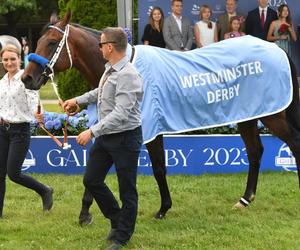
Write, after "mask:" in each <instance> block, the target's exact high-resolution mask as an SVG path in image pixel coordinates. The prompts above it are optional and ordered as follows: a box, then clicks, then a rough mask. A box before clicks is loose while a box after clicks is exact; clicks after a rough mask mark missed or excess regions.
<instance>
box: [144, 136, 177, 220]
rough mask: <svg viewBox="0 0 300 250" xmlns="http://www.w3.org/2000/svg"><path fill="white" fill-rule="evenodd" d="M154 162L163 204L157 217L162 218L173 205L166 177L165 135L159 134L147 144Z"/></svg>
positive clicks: (155, 175)
mask: <svg viewBox="0 0 300 250" xmlns="http://www.w3.org/2000/svg"><path fill="white" fill-rule="evenodd" d="M146 147H147V150H148V152H149V156H150V160H151V163H152V169H153V174H154V177H155V179H156V182H157V184H158V187H159V192H160V197H161V206H160V209H159V211H158V212H157V213H156V215H155V218H156V219H162V218H163V217H164V216H165V215H166V213H167V211H168V210H169V209H170V208H171V207H172V199H171V196H170V192H169V187H168V183H167V179H166V173H167V170H166V165H165V153H164V144H163V136H162V135H159V136H157V137H156V138H155V139H154V140H153V141H151V142H149V143H147V144H146Z"/></svg>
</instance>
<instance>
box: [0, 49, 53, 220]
mask: <svg viewBox="0 0 300 250" xmlns="http://www.w3.org/2000/svg"><path fill="white" fill-rule="evenodd" d="M0 56H1V58H2V63H3V67H4V69H5V70H6V71H7V73H6V74H5V75H4V77H3V78H2V79H1V80H0V100H1V102H0V217H2V214H3V206H4V196H5V189H6V188H5V187H6V183H5V180H6V175H8V177H9V178H10V179H11V180H12V181H13V182H15V183H17V184H20V185H22V186H24V187H27V188H30V189H32V190H34V191H35V192H37V193H38V194H39V195H40V196H41V198H42V203H43V209H44V210H50V209H51V207H52V204H53V200H52V193H53V189H52V188H50V187H48V186H46V185H44V184H42V183H40V182H38V181H37V180H35V179H34V178H32V177H31V176H29V175H25V174H23V173H22V172H21V168H22V164H23V162H24V159H25V157H26V154H27V151H28V149H29V144H30V126H29V123H30V121H31V120H32V119H33V116H34V110H35V109H36V107H37V103H38V94H37V92H36V91H32V90H27V89H25V87H24V84H23V82H22V81H21V79H20V78H21V75H22V73H23V70H20V66H21V54H20V51H19V49H18V48H17V47H15V46H14V45H7V46H5V47H4V48H3V49H2V50H1V52H0Z"/></svg>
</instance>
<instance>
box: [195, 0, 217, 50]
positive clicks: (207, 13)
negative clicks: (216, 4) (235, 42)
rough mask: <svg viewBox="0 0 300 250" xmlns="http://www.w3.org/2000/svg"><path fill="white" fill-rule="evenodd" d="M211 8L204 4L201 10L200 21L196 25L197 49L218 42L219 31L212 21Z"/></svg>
mask: <svg viewBox="0 0 300 250" xmlns="http://www.w3.org/2000/svg"><path fill="white" fill-rule="evenodd" d="M211 14H212V11H211V8H210V7H209V6H208V5H206V4H204V5H202V6H201V8H200V21H199V22H197V23H196V24H195V27H194V34H195V41H196V45H197V48H201V47H203V46H207V45H209V44H212V43H215V42H218V30H217V25H216V23H215V22H212V21H210V17H211Z"/></svg>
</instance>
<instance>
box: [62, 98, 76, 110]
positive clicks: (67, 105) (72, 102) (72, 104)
mask: <svg viewBox="0 0 300 250" xmlns="http://www.w3.org/2000/svg"><path fill="white" fill-rule="evenodd" d="M76 107H77V101H76V99H75V98H72V99H69V100H66V101H64V103H63V109H64V110H66V111H67V112H69V113H72V112H74V110H76Z"/></svg>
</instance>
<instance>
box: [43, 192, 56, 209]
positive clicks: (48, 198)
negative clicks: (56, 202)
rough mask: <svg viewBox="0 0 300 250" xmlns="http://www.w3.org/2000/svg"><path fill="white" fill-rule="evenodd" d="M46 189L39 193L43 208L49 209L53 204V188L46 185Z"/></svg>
mask: <svg viewBox="0 0 300 250" xmlns="http://www.w3.org/2000/svg"><path fill="white" fill-rule="evenodd" d="M47 189H48V190H47V191H46V192H45V193H44V194H42V195H41V197H42V201H43V210H44V211H49V210H51V208H52V206H53V188H52V187H47Z"/></svg>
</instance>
